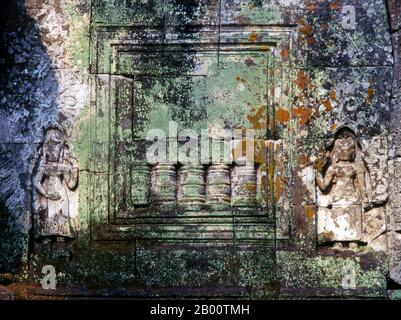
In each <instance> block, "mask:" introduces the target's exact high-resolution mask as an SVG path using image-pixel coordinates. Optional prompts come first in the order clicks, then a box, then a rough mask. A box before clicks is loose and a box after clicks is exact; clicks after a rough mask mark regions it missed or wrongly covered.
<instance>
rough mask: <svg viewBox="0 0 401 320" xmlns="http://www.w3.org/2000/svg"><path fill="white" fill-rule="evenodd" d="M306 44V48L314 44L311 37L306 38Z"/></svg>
mask: <svg viewBox="0 0 401 320" xmlns="http://www.w3.org/2000/svg"><path fill="white" fill-rule="evenodd" d="M306 43H307V44H308V46H311V45H312V44H314V43H315V39H314V38H313V37H308V38H307V39H306Z"/></svg>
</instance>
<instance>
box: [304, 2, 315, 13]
mask: <svg viewBox="0 0 401 320" xmlns="http://www.w3.org/2000/svg"><path fill="white" fill-rule="evenodd" d="M306 9H307V10H308V11H310V12H314V11H315V10H316V4H315V3H313V2H311V3H309V4H307V5H306Z"/></svg>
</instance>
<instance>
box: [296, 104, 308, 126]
mask: <svg viewBox="0 0 401 320" xmlns="http://www.w3.org/2000/svg"><path fill="white" fill-rule="evenodd" d="M292 112H293V114H294V115H295V116H296V117H297V118H298V119H299V124H300V125H301V126H303V125H305V124H306V123H307V122H308V121H309V118H310V116H311V115H312V110H311V109H309V108H302V107H298V108H295V109H293V110H292Z"/></svg>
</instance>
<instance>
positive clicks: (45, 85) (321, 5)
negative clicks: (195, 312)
mask: <svg viewBox="0 0 401 320" xmlns="http://www.w3.org/2000/svg"><path fill="white" fill-rule="evenodd" d="M11 2H12V1H10V2H9V3H11ZM13 3H14V2H13ZM388 8H389V12H390V17H391V21H392V30H393V34H392V38H391V36H390V33H389V26H388V19H387V18H388V17H387V14H386V10H385V9H386V8H385V3H384V1H382V0H367V1H366V0H338V1H334V0H333V1H331V0H321V1H311V0H295V1H294V0H291V1H288V0H242V1H240V0H221V1H217V0H205V1H204V0H202V1H197V0H194V1H175V0H156V1H146V0H132V1H108V0H96V1H92V2H91V1H85V0H65V1H61V0H60V1H59V0H55V1H43V0H26V1H23V0H18V1H15V5H14V4H7V6H6V7H5V10H4V12H5V13H6V14H4V13H3V12H2V13H0V15H2V17H1V18H2V19H0V22H3V21H4V22H5V23H6V24H7V27H6V29H5V30H6V32H5V33H3V34H2V35H1V40H4V41H2V42H4V43H5V44H6V49H5V51H4V50H3V49H1V50H0V51H1V52H0V53H1V57H0V69H1V70H0V71H1V73H0V74H1V76H0V84H1V87H0V165H1V172H0V272H1V273H3V272H8V271H13V272H14V271H15V272H16V273H17V275H18V277H21V278H24V279H29V280H30V281H33V282H35V283H39V281H40V279H41V277H42V276H43V275H42V267H43V266H44V265H48V264H50V265H53V266H54V267H55V270H56V271H57V274H58V279H57V280H58V285H59V286H61V287H68V286H72V285H78V286H80V287H82V286H84V287H85V289H82V290H83V291H85V292H86V293H85V294H86V295H90V292H92V291H91V289H90V288H91V287H96V288H98V287H102V288H106V289H105V291H104V292H103V293H99V292H98V293H96V294H97V295H98V296H99V295H100V296H102V294H104V296H108V292H110V295H111V296H116V295H118V294H119V293H118V292H115V290H114V289H112V288H116V287H127V286H130V287H133V289H132V290H131V289H130V290H126V291H124V292H123V293H121V294H122V295H124V296H130V295H131V296H135V295H136V296H140V297H145V296H146V293H144V292H143V291H140V289H141V288H143V287H144V286H145V287H150V288H153V289H152V290H154V291H152V292H151V291H149V292H148V293H147V295H148V296H152V297H155V296H157V293H154V292H155V291H157V289H158V288H163V290H164V291H163V293H162V294H165V295H166V296H167V297H168V296H170V297H172V296H174V297H175V296H179V295H180V294H181V296H185V294H186V295H187V296H190V294H188V292H187V291H188V290H189V291H191V290H193V287H198V289H197V290H199V291H196V292H195V291H193V292H192V291H191V292H192V293H193V296H197V297H199V296H201V297H205V296H207V295H208V296H209V297H216V296H217V293H216V292H226V296H232V297H245V296H246V297H252V298H263V297H264V298H266V297H270V298H271V297H274V298H277V297H278V294H277V291H279V289H280V288H279V287H278V286H276V281H275V280H277V278H276V275H278V276H279V280H282V282H281V284H280V285H281V287H282V289H283V291H282V292H284V291H286V290H288V291H286V292H292V291H291V290H295V291H297V290H308V289H305V288H310V290H312V291H313V292H310V293H306V292H304V293H303V294H306V295H308V296H313V297H316V296H321V297H329V296H331V297H333V292H330V290H334V291H335V293H334V296H336V297H337V296H339V297H378V296H380V297H383V296H384V295H383V294H382V292H383V290H385V289H386V281H385V277H386V274H387V271H388V270H387V264H386V260H385V252H387V253H388V254H389V256H390V260H391V266H390V267H391V270H390V276H391V277H392V279H393V280H394V281H396V282H397V281H398V282H399V276H398V275H399V273H400V272H399V261H400V259H399V255H400V254H399V253H400V252H401V251H400V250H401V249H400V248H399V247H400V246H399V244H398V242H399V239H398V238H399V237H398V234H399V233H398V232H397V231H399V230H400V224H401V218H400V215H399V212H401V210H399V208H401V200H400V198H401V186H399V182H398V181H399V180H401V179H400V177H399V172H398V171H399V169H400V168H398V167H399V161H398V158H399V157H400V156H401V151H400V150H401V140H400V138H399V137H400V136H401V126H400V125H399V123H401V122H400V121H399V120H400V119H401V116H399V114H401V112H398V111H399V110H398V109H400V108H399V105H400V102H401V100H400V99H401V91H400V90H401V87H400V86H399V83H401V73H400V71H399V70H400V68H399V66H400V64H399V59H400V56H401V55H400V50H401V49H400V48H401V47H400V46H399V45H398V43H401V41H399V40H400V33H399V32H395V30H396V29H398V28H399V22H397V21H398V17H399V5H398V3H397V1H389V5H388ZM3 17H4V18H5V19H3ZM89 31H90V32H89ZM391 40H393V43H394V53H393V52H392V48H391ZM3 51H4V52H3ZM393 58H394V59H395V60H394V61H395V69H394V70H395V72H394V73H393ZM393 75H394V83H393V84H392V83H391V79H393ZM392 86H393V88H392ZM391 97H392V98H393V101H392V102H391V101H390V99H391ZM390 102H391V103H392V105H390ZM169 121H176V122H177V124H178V129H179V130H181V129H184V128H185V129H192V130H193V131H194V132H196V133H199V132H201V130H202V129H206V130H207V134H208V137H209V138H221V137H223V134H222V132H223V130H224V129H238V128H241V129H252V130H254V132H255V135H256V137H255V139H257V140H255V141H256V142H257V145H258V148H259V149H260V150H258V151H257V154H256V155H255V159H254V160H255V164H256V165H255V167H253V166H252V164H251V165H247V166H243V167H238V165H237V164H218V165H216V164H212V165H211V164H210V163H209V164H203V163H202V164H201V165H200V164H197V165H192V166H191V165H188V164H185V163H183V161H180V162H178V163H167V161H166V162H164V161H159V162H156V163H152V164H151V163H148V159H147V158H146V151H147V149H148V147H149V144H150V141H145V139H146V136H147V133H148V131H149V130H150V129H163V130H165V132H168V131H169V129H170V128H169ZM55 123H57V124H58V125H60V126H61V127H63V129H62V130H64V131H65V134H63V138H62V140H63V141H62V142H60V141H53V140H54V139H52V141H50V140H49V139H46V131H45V128H47V127H48V125H49V124H52V125H54V124H55ZM389 124H390V126H389ZM342 125H347V126H348V127H349V128H351V130H352V131H353V133H354V135H355V139H353V142H352V147H351V148H347V147H346V146H345V144H346V143H348V142H349V143H350V141H348V140H347V141H343V140H344V139H343V140H342V141H341V142H339V141H340V140H341V139H339V138H338V136H336V132H337V131H336V129H338V128H340V127H341V126H342ZM389 128H390V132H389V131H388V130H389ZM64 131H63V132H64ZM389 134H390V138H391V139H390V140H389V141H392V143H393V144H392V145H391V146H389V145H388V144H387V138H388V135H389ZM56 140H57V139H56ZM333 141H334V144H337V147H339V150H340V149H341V150H342V151H341V150H340V151H338V150H337V151H338V152H337V154H335V153H336V152H331V151H332V150H331V149H330V147H328V146H330V143H331V142H333ZM42 143H44V144H45V147H46V148H48V149H49V150H50V149H51V150H53V151H54V152H56V151H60V150H61V149H60V146H61V145H64V146H67V145H69V144H71V145H73V146H74V147H75V148H74V155H76V159H75V157H73V156H72V154H70V155H68V152H67V154H66V152H65V150H64V153H63V154H60V155H59V156H57V157H56V156H55V157H53V158H54V159H53V160H55V159H56V158H57V159H58V160H59V161H52V159H51V158H52V156H51V154H52V152H44V153H42V152H41V151H40V150H41V149H40V146H41V145H42ZM168 143H169V144H170V143H171V140H169V142H168ZM183 144H184V143H183V142H182V143H181V144H180V146H182V145H183ZM234 145H235V148H233V149H236V147H237V146H238V145H239V144H234ZM38 148H39V149H38ZM46 148H44V149H46ZM240 149H241V148H240ZM394 150H395V151H394ZM69 151H71V149H69ZM241 151H243V150H241ZM60 152H61V151H60ZM169 152H170V151H169ZM328 153H330V154H328ZM341 153H343V155H344V153H347V154H348V156H347V157H345V156H343V157H342V159H341V161H340V162H338V161H337V160H338V156H339V155H341ZM354 153H355V155H354ZM49 155H50V156H49ZM169 155H170V154H169ZM350 155H351V156H350ZM234 157H235V156H234ZM72 158H74V159H75V160H74V161H72V160H71V159H72ZM388 158H390V161H392V162H391V163H394V166H393V169H392V170H393V171H390V173H389V168H388V167H389V163H388ZM68 159H69V160H68ZM69 161H72V162H74V165H73V167H74V168H75V169H77V168H78V167H79V168H80V174H79V182H78V175H77V171H74V170H71V168H69V166H68V165H66V163H65V162H69ZM56 162H57V163H56ZM58 162H60V163H58ZM64 171H67V172H64ZM38 172H39V173H40V172H42V174H38ZM319 172H321V173H322V177H321V179H319V177H320V174H319ZM358 175H359V176H358ZM356 176H358V177H356ZM362 176H363V177H364V179H362ZM35 177H36V179H35ZM69 178H72V179H69ZM390 178H391V180H389V179H390ZM322 179H323V181H324V180H326V182H325V183H322V181H321V180H322ZM50 180H51V181H50ZM365 180H366V181H368V180H369V181H370V182H369V183H366V186H365ZM49 181H50V183H49ZM389 181H390V182H389ZM51 182H54V183H56V184H57V186H53V185H52V183H51ZM69 182H71V184H74V186H73V187H74V188H75V187H76V184H78V185H79V198H77V197H76V194H75V195H74V192H75V193H77V192H76V191H77V190H75V191H74V190H73V189H74V188H73V187H72V186H71V185H69ZM72 182H74V183H72ZM323 184H324V187H323V188H322V185H323ZM389 184H390V186H391V188H390V190H388V186H389ZM41 186H42V188H41ZM319 186H320V187H321V189H324V190H323V191H322V192H323V193H327V194H326V195H323V194H322V192H321V191H318V190H317V189H318V188H319ZM53 187H55V189H56V190H55V191H57V192H58V193H59V196H60V199H58V200H54V199H53V200H52V199H48V198H53V196H54V195H53V194H52V193H51V192H49V191H51V189H52V188H53ZM70 187H71V188H70ZM365 187H366V189H367V191H366V190H364V189H365ZM38 189H39V190H41V189H44V191H45V192H44V195H43V194H42V196H40V195H38ZM53 189H54V188H53ZM42 191H43V190H42ZM365 191H366V192H365ZM39 193H40V192H39ZM47 193H50V194H47ZM365 193H367V196H366V194H365ZM328 195H330V197H329V196H328ZM54 198H57V197H54ZM328 198H331V200H332V201H331V202H330V201H326V200H330V199H328ZM38 200H39V201H38ZM77 201H79V202H78V204H77ZM38 202H40V203H41V205H42V207H43V208H42V209H43V210H38V209H39V207H41V206H39V205H38ZM56 202H57V203H56ZM329 202H330V203H329ZM60 210H61V212H60ZM45 212H53V213H57V214H59V213H60V214H61V215H62V216H65V215H68V214H71V213H74V217H75V215H76V218H77V226H76V228H75V229H74V230H75V231H76V235H75V237H74V240H72V239H71V240H70V241H61V239H60V238H61V237H64V236H65V237H67V238H72V237H71V234H70V232H64V231H65V228H63V227H62V226H64V224H63V223H61V224H59V225H57V223H56V227H60V225H61V228H58V229H59V230H58V231H60V229H63V230H62V231H63V232H55V233H54V232H53V233H52V234H51V235H49V234H48V233H47V236H50V237H49V239H44V240H40V239H35V237H33V235H35V234H36V232H37V231H38V230H37V223H35V221H38V219H39V221H40V219H43V216H41V215H40V213H45ZM386 214H387V219H386ZM319 216H320V217H319ZM324 217H326V218H327V219H326V220H325V219H324ZM352 218H353V219H352ZM329 220H330V221H331V222H329ZM351 220H352V221H351ZM386 220H388V225H387V224H386ZM328 225H331V227H330V228H329V227H328ZM333 225H335V227H333ZM48 229H51V228H48ZM321 230H324V232H323V233H330V232H333V230H334V231H335V234H334V235H332V237H331V238H330V239H329V240H330V241H329V242H333V241H337V242H344V243H342V244H344V248H343V249H344V250H334V249H333V248H328V247H325V246H321V245H320V244H321V243H318V241H316V240H317V238H318V237H317V232H318V231H321ZM350 230H351V231H352V232H350ZM388 230H390V231H391V239H390V242H389V250H387V249H388V248H387V237H388V233H389V232H388ZM354 231H355V232H354ZM333 233H334V232H333ZM349 233H350V234H351V235H349ZM42 236H43V234H42ZM57 236H58V238H57ZM350 241H352V242H357V243H358V245H361V246H360V247H361V248H359V247H358V248H355V246H354V245H355V243H351V244H350V243H349V242H350ZM365 244H368V247H367V248H365V247H364V245H365ZM289 248H291V249H292V250H294V251H285V250H288V249H289ZM369 250H371V251H372V252H371V253H368V251H369ZM277 251H278V252H277ZM378 251H381V253H378ZM305 252H306V253H309V255H307V254H304V253H305ZM358 252H359V253H358ZM276 253H277V255H276ZM301 253H302V254H301ZM312 253H313V254H312ZM28 257H29V259H28ZM27 263H30V266H29V267H30V268H23V267H26V264H27ZM21 270H30V273H29V274H26V273H25V272H23V271H21ZM350 276H355V277H354V278H352V277H351V278H350ZM212 287H213V289H210V290H209V291H208V293H207V294H204V292H205V291H202V290H206V291H207V289H206V288H212ZM228 288H229V289H228ZM230 288H231V289H230ZM82 290H81V291H82ZM138 290H139V291H140V293H138ZM225 290H226V291H225ZM227 290H228V291H229V292H228V291H227ZM117 291H118V290H117ZM57 292H64V291H63V289H62V288H61V289H60V290H59V291H57ZM66 292H68V291H66ZM71 292H73V290H72V291H71ZM185 292H187V293H185ZM194 292H195V293H194ZM42 294H43V293H42ZM0 295H1V294H0ZM60 295H63V296H68V293H60ZM78 295H79V293H78ZM222 295H223V294H221V295H220V296H222ZM283 296H285V294H283Z"/></svg>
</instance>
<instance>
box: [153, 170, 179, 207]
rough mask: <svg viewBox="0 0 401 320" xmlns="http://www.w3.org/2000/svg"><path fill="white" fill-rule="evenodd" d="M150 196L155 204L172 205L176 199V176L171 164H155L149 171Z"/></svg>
mask: <svg viewBox="0 0 401 320" xmlns="http://www.w3.org/2000/svg"><path fill="white" fill-rule="evenodd" d="M150 180H151V183H150V184H151V196H152V200H153V202H154V203H155V204H158V205H173V204H174V203H175V201H176V186H177V176H176V172H175V167H174V165H172V164H157V165H155V166H154V167H153V168H152V170H151V173H150Z"/></svg>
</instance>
